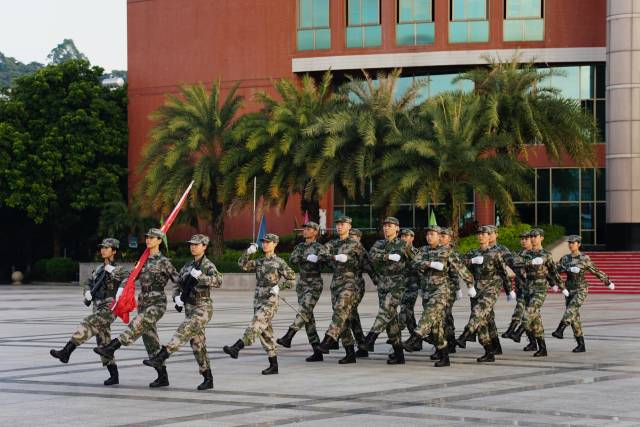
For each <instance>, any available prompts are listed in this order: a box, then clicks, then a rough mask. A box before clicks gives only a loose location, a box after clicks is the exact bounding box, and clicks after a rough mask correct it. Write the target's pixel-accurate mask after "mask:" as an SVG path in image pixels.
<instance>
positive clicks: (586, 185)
mask: <svg viewBox="0 0 640 427" xmlns="http://www.w3.org/2000/svg"><path fill="white" fill-rule="evenodd" d="M580 178H581V183H580V185H581V186H582V195H581V199H582V200H588V201H591V200H595V180H594V178H593V169H582V170H581V171H580Z"/></svg>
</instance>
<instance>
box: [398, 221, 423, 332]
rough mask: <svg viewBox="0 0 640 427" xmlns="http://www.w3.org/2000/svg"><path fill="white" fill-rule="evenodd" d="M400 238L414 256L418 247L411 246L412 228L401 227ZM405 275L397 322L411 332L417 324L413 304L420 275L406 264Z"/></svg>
mask: <svg viewBox="0 0 640 427" xmlns="http://www.w3.org/2000/svg"><path fill="white" fill-rule="evenodd" d="M400 238H401V239H402V240H404V241H405V242H406V244H407V246H408V247H409V250H410V251H411V254H412V258H413V257H414V256H416V254H417V253H418V248H416V247H415V246H413V241H414V239H415V233H414V232H413V230H411V229H408V228H403V229H402V232H401V233H400ZM405 276H406V279H405V280H406V286H405V289H404V293H403V294H402V299H401V300H400V308H399V310H398V324H399V325H400V330H401V331H402V330H403V329H404V328H407V330H408V331H409V334H412V333H413V331H414V330H415V329H416V326H417V322H416V314H415V306H416V300H417V299H418V292H420V276H419V275H418V272H417V271H415V270H413V269H412V268H411V266H410V265H408V266H407V269H406V273H405Z"/></svg>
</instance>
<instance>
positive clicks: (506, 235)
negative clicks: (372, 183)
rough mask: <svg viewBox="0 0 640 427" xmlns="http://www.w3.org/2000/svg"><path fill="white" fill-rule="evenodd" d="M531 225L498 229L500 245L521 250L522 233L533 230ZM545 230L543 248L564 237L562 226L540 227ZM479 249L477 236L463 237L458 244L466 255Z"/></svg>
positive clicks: (459, 248) (546, 225)
mask: <svg viewBox="0 0 640 427" xmlns="http://www.w3.org/2000/svg"><path fill="white" fill-rule="evenodd" d="M531 228H532V227H531V226H530V225H529V224H515V225H511V226H508V227H499V228H498V243H500V244H502V245H505V246H506V247H508V248H509V249H511V250H518V249H520V233H523V232H525V231H527V230H531ZM539 228H542V229H543V230H544V242H543V246H545V247H546V246H548V245H550V244H551V243H554V242H555V241H557V240H558V239H561V238H562V237H563V236H564V233H565V229H564V227H563V226H561V225H556V224H542V225H540V226H539ZM477 247H478V239H477V238H476V236H475V235H472V236H467V237H463V238H462V239H460V241H459V242H458V250H459V251H460V253H462V254H464V253H467V252H469V251H470V250H471V249H475V248H477Z"/></svg>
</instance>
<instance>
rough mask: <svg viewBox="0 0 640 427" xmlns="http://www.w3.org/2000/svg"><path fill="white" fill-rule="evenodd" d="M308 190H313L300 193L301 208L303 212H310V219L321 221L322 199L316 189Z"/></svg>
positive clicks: (316, 221)
mask: <svg viewBox="0 0 640 427" xmlns="http://www.w3.org/2000/svg"><path fill="white" fill-rule="evenodd" d="M308 191H311V194H309V195H307V194H306V193H307V190H304V191H303V192H302V194H301V195H300V210H301V211H302V213H304V212H307V213H308V214H309V221H313V222H315V223H320V200H319V197H318V192H317V191H316V190H315V189H311V190H308Z"/></svg>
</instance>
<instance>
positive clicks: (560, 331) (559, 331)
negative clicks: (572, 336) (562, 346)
mask: <svg viewBox="0 0 640 427" xmlns="http://www.w3.org/2000/svg"><path fill="white" fill-rule="evenodd" d="M567 326H568V325H567V324H566V323H564V322H563V321H560V324H558V327H557V328H556V330H555V331H553V332H551V335H552V336H554V337H556V338H558V339H560V340H561V339H563V338H564V330H565V328H566V327H567Z"/></svg>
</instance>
